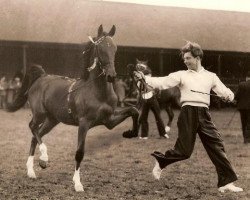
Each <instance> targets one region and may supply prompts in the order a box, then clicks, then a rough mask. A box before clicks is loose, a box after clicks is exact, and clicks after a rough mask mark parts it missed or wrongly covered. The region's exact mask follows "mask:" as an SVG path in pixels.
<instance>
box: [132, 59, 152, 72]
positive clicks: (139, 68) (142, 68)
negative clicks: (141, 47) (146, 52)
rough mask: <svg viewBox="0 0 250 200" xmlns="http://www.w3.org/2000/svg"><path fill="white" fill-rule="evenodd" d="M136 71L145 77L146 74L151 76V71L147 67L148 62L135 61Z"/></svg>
mask: <svg viewBox="0 0 250 200" xmlns="http://www.w3.org/2000/svg"><path fill="white" fill-rule="evenodd" d="M135 66H136V70H137V71H141V72H143V73H144V74H145V75H147V74H151V73H152V72H151V69H150V68H149V66H148V61H147V60H146V61H142V60H138V59H136V65H135Z"/></svg>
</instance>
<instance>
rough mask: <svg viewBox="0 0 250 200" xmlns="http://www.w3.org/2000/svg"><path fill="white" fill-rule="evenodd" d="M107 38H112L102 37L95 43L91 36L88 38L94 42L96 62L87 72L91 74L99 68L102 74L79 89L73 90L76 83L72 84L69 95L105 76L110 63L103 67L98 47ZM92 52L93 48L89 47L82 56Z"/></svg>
mask: <svg viewBox="0 0 250 200" xmlns="http://www.w3.org/2000/svg"><path fill="white" fill-rule="evenodd" d="M106 37H110V36H102V37H100V38H99V39H98V40H96V41H94V40H93V38H92V37H91V36H88V38H89V40H90V41H91V42H92V44H93V45H94V62H93V64H92V65H91V66H90V67H88V68H87V70H88V72H90V71H92V70H94V69H95V68H96V66H98V67H99V69H100V70H101V73H100V74H99V75H98V76H97V77H96V78H94V79H92V80H89V81H88V82H87V83H85V84H84V85H82V86H79V87H77V88H74V89H73V86H74V84H75V83H72V85H71V86H70V88H69V90H68V94H70V93H72V92H75V91H76V90H78V89H80V88H82V87H86V86H87V85H88V84H90V83H91V82H93V81H94V80H96V79H98V78H100V77H101V76H103V75H105V74H106V70H105V66H107V65H108V64H109V63H108V64H106V65H103V64H102V62H101V59H100V57H99V49H98V45H99V44H101V43H102V42H103V41H104V39H105V38H106ZM110 38H111V37H110ZM90 50H91V46H90V47H88V49H86V50H84V51H83V52H82V54H83V55H85V53H86V52H87V51H90ZM76 81H77V80H76ZM76 81H74V82H76Z"/></svg>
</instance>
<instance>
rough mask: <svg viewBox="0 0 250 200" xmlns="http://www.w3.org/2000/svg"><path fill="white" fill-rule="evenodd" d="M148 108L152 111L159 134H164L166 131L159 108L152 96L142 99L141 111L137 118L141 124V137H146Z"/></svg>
mask: <svg viewBox="0 0 250 200" xmlns="http://www.w3.org/2000/svg"><path fill="white" fill-rule="evenodd" d="M150 110H152V112H153V113H154V116H155V121H156V125H157V128H158V132H159V135H160V136H164V135H165V134H166V132H165V126H164V123H163V120H162V118H161V109H160V106H159V103H158V101H157V98H156V97H155V96H153V97H152V98H150V99H146V100H144V102H143V105H142V112H141V115H140V118H139V123H140V125H141V137H148V114H149V111H150Z"/></svg>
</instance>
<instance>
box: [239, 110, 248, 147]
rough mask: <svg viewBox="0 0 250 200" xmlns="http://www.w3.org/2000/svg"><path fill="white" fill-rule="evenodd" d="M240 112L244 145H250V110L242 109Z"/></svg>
mask: <svg viewBox="0 0 250 200" xmlns="http://www.w3.org/2000/svg"><path fill="white" fill-rule="evenodd" d="M239 111H240V118H241V125H242V132H243V139H244V143H250V109H241V110H239Z"/></svg>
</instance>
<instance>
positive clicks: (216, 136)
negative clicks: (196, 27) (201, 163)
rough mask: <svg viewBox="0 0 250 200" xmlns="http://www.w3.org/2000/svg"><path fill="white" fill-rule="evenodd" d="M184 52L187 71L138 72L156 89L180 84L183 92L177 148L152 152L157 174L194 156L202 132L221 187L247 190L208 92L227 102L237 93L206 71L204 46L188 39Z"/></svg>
mask: <svg viewBox="0 0 250 200" xmlns="http://www.w3.org/2000/svg"><path fill="white" fill-rule="evenodd" d="M181 54H182V58H183V60H184V63H185V65H186V66H187V68H188V69H187V70H182V71H177V72H174V73H171V74H169V75H168V76H165V77H145V76H144V75H143V73H139V72H134V75H135V77H136V78H137V79H143V78H144V79H145V81H146V82H147V83H148V84H149V85H150V86H152V87H153V88H158V89H160V90H162V89H167V88H171V87H174V86H179V88H180V92H181V100H180V101H181V104H182V107H181V112H180V115H179V118H178V122H177V126H178V138H177V141H176V143H175V146H174V148H173V149H170V150H167V151H166V152H165V154H162V153H160V152H158V151H155V152H154V153H153V154H152V156H154V158H155V159H156V164H155V167H154V168H153V171H152V173H153V176H154V177H155V178H156V179H159V178H160V176H161V172H162V170H163V169H164V168H165V167H167V166H168V165H170V164H172V163H175V162H178V161H181V160H185V159H188V158H190V156H191V154H192V152H193V149H194V145H195V140H196V135H197V133H198V134H199V136H200V139H201V142H202V144H203V146H204V147H205V149H206V151H207V154H208V156H209V158H210V159H211V161H212V162H213V164H214V165H215V168H216V171H217V175H218V184H217V186H218V190H219V191H220V192H225V191H226V190H229V191H232V192H241V191H243V189H242V188H240V187H236V186H235V185H234V184H233V182H234V181H236V180H237V175H236V173H235V172H234V170H233V168H232V166H231V164H230V162H229V160H228V158H227V155H226V153H225V148H224V143H223V140H222V138H221V135H220V133H219V131H218V130H217V128H216V127H215V125H214V123H213V122H212V119H211V115H210V113H209V104H210V96H209V95H204V93H210V90H213V91H214V92H215V93H216V94H217V95H219V96H221V98H223V99H224V100H225V101H233V99H234V94H233V92H232V91H231V90H230V89H228V88H227V87H226V86H225V85H224V84H223V83H222V82H221V81H220V79H219V78H218V76H217V75H216V74H214V73H212V72H209V71H207V70H205V69H204V67H203V66H202V65H201V60H202V58H203V51H202V49H201V47H200V45H198V44H197V43H192V42H188V43H187V44H186V45H185V46H184V47H182V49H181ZM195 91H198V92H195ZM202 93H203V94H202Z"/></svg>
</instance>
